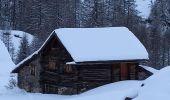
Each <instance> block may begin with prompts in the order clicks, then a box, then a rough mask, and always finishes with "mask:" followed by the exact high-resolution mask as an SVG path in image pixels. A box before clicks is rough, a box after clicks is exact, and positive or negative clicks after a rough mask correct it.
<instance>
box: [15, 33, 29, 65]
mask: <svg viewBox="0 0 170 100" xmlns="http://www.w3.org/2000/svg"><path fill="white" fill-rule="evenodd" d="M29 54H30V46H29V42H28V37H27V35H26V34H24V36H23V37H22V40H21V43H20V46H19V51H18V53H17V59H16V63H19V62H20V61H22V60H23V59H25V58H26V57H27V56H28V55H29Z"/></svg>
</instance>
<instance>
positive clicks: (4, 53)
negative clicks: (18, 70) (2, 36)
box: [0, 40, 15, 93]
mask: <svg viewBox="0 0 170 100" xmlns="http://www.w3.org/2000/svg"><path fill="white" fill-rule="evenodd" d="M0 48H1V50H0V93H1V92H4V91H3V90H4V86H5V85H7V84H8V81H9V78H10V72H11V71H12V70H13V69H14V66H15V64H14V63H13V62H12V60H11V57H10V55H9V53H8V50H7V49H6V47H5V45H4V43H3V42H2V41H1V40H0Z"/></svg>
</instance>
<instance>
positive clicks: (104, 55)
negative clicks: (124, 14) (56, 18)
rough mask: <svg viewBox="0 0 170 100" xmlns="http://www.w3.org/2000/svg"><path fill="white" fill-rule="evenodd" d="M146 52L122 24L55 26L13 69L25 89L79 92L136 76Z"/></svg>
mask: <svg viewBox="0 0 170 100" xmlns="http://www.w3.org/2000/svg"><path fill="white" fill-rule="evenodd" d="M147 59H148V53H147V51H146V49H145V47H144V46H143V45H142V44H141V42H140V41H139V40H138V39H137V38H136V37H135V35H134V34H133V33H132V32H131V31H129V30H128V29H127V28H125V27H110V28H62V29H56V30H55V31H54V32H53V33H52V34H51V35H50V36H49V37H48V39H47V40H46V41H45V43H44V44H43V45H42V46H41V48H40V49H39V50H37V51H36V52H34V53H33V54H32V55H30V56H29V57H28V58H26V59H24V60H23V61H22V62H20V63H19V64H18V65H17V68H16V69H14V70H13V73H18V86H19V87H20V88H22V89H25V90H26V91H28V92H40V93H54V94H65V95H71V94H79V93H82V92H84V91H87V90H90V89H93V88H96V87H98V86H102V85H105V84H108V83H112V82H117V81H122V80H138V79H140V77H139V74H140V71H141V70H140V67H139V63H140V62H142V61H145V60H147Z"/></svg>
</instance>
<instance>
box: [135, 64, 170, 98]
mask: <svg viewBox="0 0 170 100" xmlns="http://www.w3.org/2000/svg"><path fill="white" fill-rule="evenodd" d="M134 100H170V66H168V67H165V68H163V69H161V70H160V71H158V72H157V73H155V74H154V75H153V76H151V77H149V78H148V79H147V80H145V81H144V87H142V88H141V90H140V91H139V96H138V97H137V98H135V99H134Z"/></svg>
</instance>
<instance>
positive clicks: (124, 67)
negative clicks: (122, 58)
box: [120, 63, 129, 80]
mask: <svg viewBox="0 0 170 100" xmlns="http://www.w3.org/2000/svg"><path fill="white" fill-rule="evenodd" d="M120 69H121V71H120V77H121V80H128V79H129V69H128V66H127V64H126V63H121V68H120Z"/></svg>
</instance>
